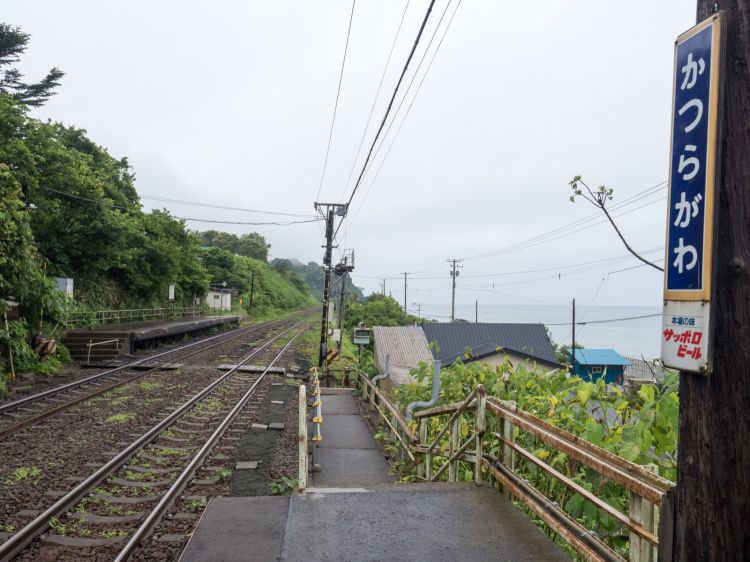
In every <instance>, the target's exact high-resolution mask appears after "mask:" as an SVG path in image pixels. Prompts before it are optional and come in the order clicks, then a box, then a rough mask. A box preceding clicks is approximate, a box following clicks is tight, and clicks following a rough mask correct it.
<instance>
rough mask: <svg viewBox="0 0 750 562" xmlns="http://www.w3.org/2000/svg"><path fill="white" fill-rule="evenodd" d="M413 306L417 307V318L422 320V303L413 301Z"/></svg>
mask: <svg viewBox="0 0 750 562" xmlns="http://www.w3.org/2000/svg"><path fill="white" fill-rule="evenodd" d="M414 306H416V307H417V318H419V321H420V322H422V303H421V302H415V303H414Z"/></svg>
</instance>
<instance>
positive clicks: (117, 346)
mask: <svg viewBox="0 0 750 562" xmlns="http://www.w3.org/2000/svg"><path fill="white" fill-rule="evenodd" d="M108 343H113V344H115V350H117V352H118V353H119V351H120V339H119V338H115V339H113V340H104V341H97V342H95V341H94V340H89V343H87V344H86V347H87V348H88V353H87V354H86V363H87V364H89V363H91V348H92V347H96V346H97V345H105V344H108Z"/></svg>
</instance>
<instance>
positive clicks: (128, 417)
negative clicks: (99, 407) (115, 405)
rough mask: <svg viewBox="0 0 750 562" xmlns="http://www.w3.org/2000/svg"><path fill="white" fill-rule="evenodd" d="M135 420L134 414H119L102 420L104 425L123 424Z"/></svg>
mask: <svg viewBox="0 0 750 562" xmlns="http://www.w3.org/2000/svg"><path fill="white" fill-rule="evenodd" d="M134 419H135V413H134V412H120V413H119V414H113V415H111V416H109V417H108V418H107V419H106V420H104V422H105V423H125V422H129V421H133V420H134Z"/></svg>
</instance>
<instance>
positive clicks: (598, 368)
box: [591, 365, 602, 375]
mask: <svg viewBox="0 0 750 562" xmlns="http://www.w3.org/2000/svg"><path fill="white" fill-rule="evenodd" d="M591 374H592V375H601V374H602V367H601V365H599V366H596V367H591Z"/></svg>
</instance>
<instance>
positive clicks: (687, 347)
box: [661, 12, 724, 374]
mask: <svg viewBox="0 0 750 562" xmlns="http://www.w3.org/2000/svg"><path fill="white" fill-rule="evenodd" d="M723 17H724V15H723V12H718V13H716V14H714V15H712V16H711V17H710V18H708V19H707V20H705V21H703V22H701V23H699V24H698V25H696V26H695V27H694V28H692V29H690V30H689V31H687V32H685V33H683V34H682V35H680V36H679V37H678V38H677V41H676V43H675V65H674V75H673V79H674V90H673V97H672V100H673V102H672V145H671V151H670V161H669V196H668V197H667V200H668V202H669V207H668V210H667V242H666V245H665V246H666V250H665V252H666V254H665V260H664V312H663V317H662V333H661V359H662V362H663V363H664V365H666V366H667V367H672V368H675V369H679V370H681V371H686V372H693V373H700V374H709V373H710V372H711V365H712V362H711V352H712V346H713V337H712V333H713V332H712V323H711V306H712V305H711V277H712V264H711V262H712V258H713V254H714V242H715V241H714V232H715V226H714V207H715V193H716V190H717V188H716V164H717V155H716V152H717V135H718V122H719V101H720V100H719V97H720V88H719V86H720V79H721V76H720V75H721V71H722V68H721V62H722V57H723V53H722V52H721V51H722V37H721V35H722V31H723V29H722V24H723Z"/></svg>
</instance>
